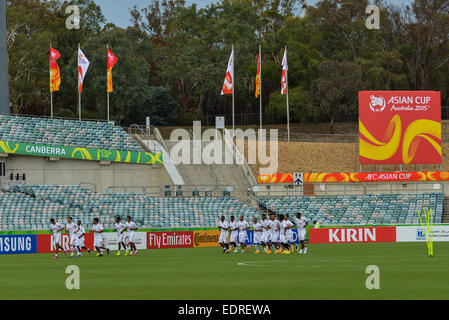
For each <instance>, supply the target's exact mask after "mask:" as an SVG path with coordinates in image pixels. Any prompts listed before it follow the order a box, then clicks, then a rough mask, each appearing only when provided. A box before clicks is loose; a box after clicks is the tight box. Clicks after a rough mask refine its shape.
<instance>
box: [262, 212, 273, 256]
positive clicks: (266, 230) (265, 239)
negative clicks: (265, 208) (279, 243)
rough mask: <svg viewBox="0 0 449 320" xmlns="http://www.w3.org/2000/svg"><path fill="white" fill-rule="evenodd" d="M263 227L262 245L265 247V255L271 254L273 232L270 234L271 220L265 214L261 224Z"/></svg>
mask: <svg viewBox="0 0 449 320" xmlns="http://www.w3.org/2000/svg"><path fill="white" fill-rule="evenodd" d="M260 224H261V227H262V230H263V231H262V238H261V241H260V242H261V243H262V245H263V247H264V251H265V253H271V243H270V239H271V232H270V220H268V219H267V216H266V215H265V213H263V214H262V222H261V223H260Z"/></svg>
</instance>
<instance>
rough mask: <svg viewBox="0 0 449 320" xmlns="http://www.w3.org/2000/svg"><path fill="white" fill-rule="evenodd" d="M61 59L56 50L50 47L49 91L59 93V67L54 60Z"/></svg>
mask: <svg viewBox="0 0 449 320" xmlns="http://www.w3.org/2000/svg"><path fill="white" fill-rule="evenodd" d="M60 57H61V54H60V53H59V52H58V50H56V49H53V48H51V47H50V91H51V92H55V91H59V86H60V85H61V73H60V72H59V66H58V63H57V62H56V60H58V59H59V58H60Z"/></svg>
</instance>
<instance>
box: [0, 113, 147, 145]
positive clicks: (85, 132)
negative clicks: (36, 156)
mask: <svg viewBox="0 0 449 320" xmlns="http://www.w3.org/2000/svg"><path fill="white" fill-rule="evenodd" d="M0 140H2V141H13V142H23V143H32V144H43V145H56V146H65V147H84V148H96V149H106V150H123V151H136V152H142V149H141V148H140V147H139V145H138V144H137V142H135V141H134V139H133V138H131V137H130V136H129V135H128V134H127V133H126V132H125V130H123V128H122V127H119V126H115V125H114V124H112V123H108V122H96V121H78V120H66V119H48V118H37V117H20V116H6V115H0Z"/></svg>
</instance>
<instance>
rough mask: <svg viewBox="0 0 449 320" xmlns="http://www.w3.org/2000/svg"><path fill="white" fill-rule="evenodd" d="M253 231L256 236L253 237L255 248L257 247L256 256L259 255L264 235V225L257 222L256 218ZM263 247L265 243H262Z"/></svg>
mask: <svg viewBox="0 0 449 320" xmlns="http://www.w3.org/2000/svg"><path fill="white" fill-rule="evenodd" d="M253 230H254V236H253V243H254V247H256V251H255V252H254V253H255V254H259V253H260V251H259V244H261V243H262V242H261V241H262V233H263V228H262V223H260V222H257V218H256V217H254V220H253ZM262 245H263V243H262Z"/></svg>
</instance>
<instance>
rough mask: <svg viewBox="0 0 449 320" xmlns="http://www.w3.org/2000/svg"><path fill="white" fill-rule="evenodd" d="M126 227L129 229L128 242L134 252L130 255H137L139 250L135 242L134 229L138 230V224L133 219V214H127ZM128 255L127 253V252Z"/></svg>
mask: <svg viewBox="0 0 449 320" xmlns="http://www.w3.org/2000/svg"><path fill="white" fill-rule="evenodd" d="M125 227H126V229H127V230H128V243H129V248H130V249H131V251H132V252H130V253H129V255H130V256H132V255H133V253H134V255H135V256H137V254H138V253H139V251H137V248H136V245H135V243H134V231H136V230H137V224H136V223H135V222H134V221H132V219H131V216H127V217H126V224H125ZM127 252H128V250H127ZM125 255H126V253H125Z"/></svg>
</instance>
